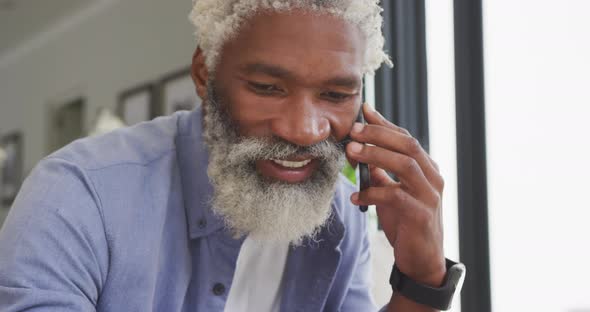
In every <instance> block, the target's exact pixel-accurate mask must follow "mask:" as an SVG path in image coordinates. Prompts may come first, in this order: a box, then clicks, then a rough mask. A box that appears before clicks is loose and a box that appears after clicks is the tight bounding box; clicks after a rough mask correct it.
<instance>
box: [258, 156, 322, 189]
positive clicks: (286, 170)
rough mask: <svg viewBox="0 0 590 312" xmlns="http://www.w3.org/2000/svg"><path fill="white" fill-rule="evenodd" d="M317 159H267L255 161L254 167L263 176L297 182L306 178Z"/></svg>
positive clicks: (314, 166)
mask: <svg viewBox="0 0 590 312" xmlns="http://www.w3.org/2000/svg"><path fill="white" fill-rule="evenodd" d="M318 164H319V160H318V159H315V158H307V159H269V160H259V161H257V162H256V168H257V169H258V171H259V172H260V174H262V175H263V176H265V177H268V178H271V179H275V180H279V181H283V182H287V183H299V182H303V181H305V180H307V179H308V178H309V177H310V176H311V175H312V174H313V172H314V171H315V169H316V168H317V166H318Z"/></svg>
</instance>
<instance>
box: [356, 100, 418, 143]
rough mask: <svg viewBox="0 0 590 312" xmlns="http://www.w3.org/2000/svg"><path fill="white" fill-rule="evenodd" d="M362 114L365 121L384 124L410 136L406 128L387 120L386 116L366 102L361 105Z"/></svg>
mask: <svg viewBox="0 0 590 312" xmlns="http://www.w3.org/2000/svg"><path fill="white" fill-rule="evenodd" d="M363 114H364V116H365V121H366V122H367V123H368V124H374V125H380V126H384V127H387V128H390V129H392V130H394V131H396V132H399V133H402V134H405V135H408V136H411V134H410V132H409V131H408V130H406V129H404V128H402V127H400V126H397V125H395V124H394V123H392V122H390V121H389V120H387V118H385V117H383V115H381V114H380V113H379V112H378V111H377V110H375V109H374V108H372V107H371V106H370V105H369V104H368V103H365V104H364V106H363Z"/></svg>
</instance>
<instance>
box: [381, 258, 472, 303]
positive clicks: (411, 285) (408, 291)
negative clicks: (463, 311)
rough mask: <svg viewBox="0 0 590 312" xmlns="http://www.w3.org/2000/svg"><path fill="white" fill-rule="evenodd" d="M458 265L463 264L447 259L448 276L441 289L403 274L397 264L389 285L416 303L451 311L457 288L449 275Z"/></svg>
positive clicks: (394, 266)
mask: <svg viewBox="0 0 590 312" xmlns="http://www.w3.org/2000/svg"><path fill="white" fill-rule="evenodd" d="M456 265H462V264H459V263H456V262H454V261H451V260H449V259H446V267H447V275H446V276H445V279H444V282H443V285H442V286H441V287H432V286H429V285H424V284H421V283H418V282H416V281H414V280H412V279H411V278H409V277H408V276H406V275H405V274H404V273H402V272H401V271H400V270H399V269H398V267H397V265H395V264H394V265H393V270H392V272H391V276H390V278H389V283H390V284H391V287H392V288H393V291H394V292H397V293H399V294H401V295H403V296H404V297H406V298H408V299H410V300H412V301H414V302H417V303H420V304H423V305H426V306H429V307H432V308H435V309H438V310H443V311H444V310H448V309H450V306H451V303H452V301H453V297H454V295H455V291H456V286H457V285H456V283H449V281H448V275H449V271H450V269H451V268H452V267H453V266H456Z"/></svg>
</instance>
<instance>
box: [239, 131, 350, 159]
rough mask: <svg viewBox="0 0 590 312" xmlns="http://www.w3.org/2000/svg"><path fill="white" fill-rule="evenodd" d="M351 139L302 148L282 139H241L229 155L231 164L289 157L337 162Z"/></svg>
mask: <svg viewBox="0 0 590 312" xmlns="http://www.w3.org/2000/svg"><path fill="white" fill-rule="evenodd" d="M349 142H350V138H348V139H347V138H345V139H344V140H341V141H336V140H335V139H334V138H332V137H330V138H328V139H327V140H324V141H322V142H318V143H316V144H313V145H309V146H300V145H297V144H293V143H291V142H288V141H286V140H284V139H282V138H280V137H270V138H251V137H241V138H240V139H239V140H238V142H236V143H235V144H234V145H233V147H232V151H230V153H229V155H228V159H227V160H228V161H229V162H232V163H233V162H244V161H247V162H253V161H257V160H269V159H284V158H288V157H297V156H307V157H312V158H317V159H320V160H326V161H330V160H337V159H339V158H340V157H341V156H342V155H343V154H344V148H345V147H346V144H348V143H349Z"/></svg>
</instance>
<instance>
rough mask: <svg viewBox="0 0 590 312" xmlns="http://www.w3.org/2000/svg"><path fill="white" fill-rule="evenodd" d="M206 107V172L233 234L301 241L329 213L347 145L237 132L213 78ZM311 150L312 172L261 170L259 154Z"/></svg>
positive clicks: (218, 210) (314, 232)
mask: <svg viewBox="0 0 590 312" xmlns="http://www.w3.org/2000/svg"><path fill="white" fill-rule="evenodd" d="M208 94H209V99H208V100H207V101H205V103H204V105H206V107H205V110H206V111H204V112H203V129H204V140H205V144H206V145H207V147H208V149H209V167H208V170H207V173H208V175H209V179H210V181H211V183H212V185H213V189H214V194H213V198H212V202H211V205H212V209H213V211H214V212H215V213H216V214H217V215H219V216H220V217H221V218H222V219H223V220H224V222H225V225H226V227H227V228H229V229H230V230H231V231H232V233H233V234H234V236H235V237H240V236H243V235H250V237H252V238H254V239H256V240H262V241H275V242H285V243H291V244H294V245H299V244H301V243H302V241H303V240H304V239H305V238H309V239H315V236H316V235H317V233H318V232H319V230H320V229H321V227H322V225H324V224H325V223H326V222H327V220H328V219H329V217H330V215H331V202H332V199H333V196H334V189H335V185H336V181H337V179H338V174H339V172H340V171H341V170H342V167H343V166H344V161H345V157H344V152H343V147H342V146H341V145H339V144H338V143H335V142H333V141H324V142H321V143H318V144H315V145H313V146H309V147H301V146H297V145H293V144H291V143H289V142H286V141H284V140H280V139H276V138H254V137H239V136H238V135H237V128H236V127H235V125H234V123H233V121H232V120H231V118H230V117H229V116H228V114H227V113H226V111H225V110H224V108H223V107H222V106H221V105H228V103H218V102H219V101H218V100H217V98H216V96H215V90H214V88H213V87H212V84H211V83H209V93H208ZM296 154H311V155H312V156H313V157H315V158H318V159H319V160H320V166H319V167H318V168H317V169H316V170H315V172H314V173H313V174H312V176H311V177H310V178H309V179H308V180H306V181H304V182H301V183H297V184H289V183H286V182H281V181H277V180H270V179H268V178H265V177H263V176H261V175H260V174H259V173H258V172H257V171H256V168H255V165H254V163H255V161H256V160H260V159H281V158H285V157H288V156H292V155H296Z"/></svg>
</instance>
